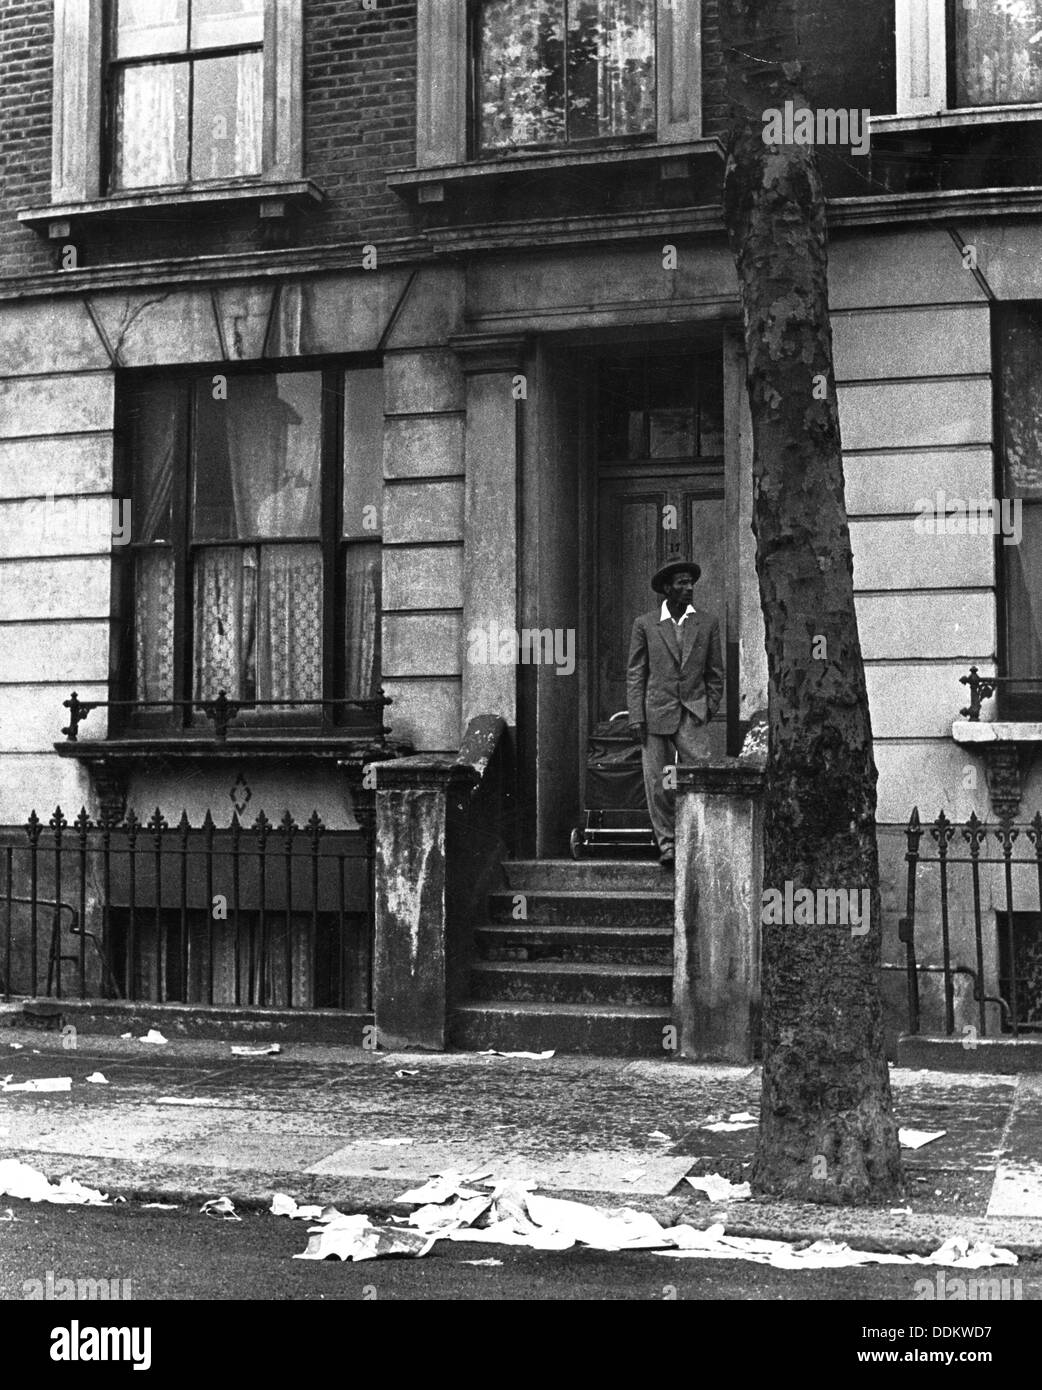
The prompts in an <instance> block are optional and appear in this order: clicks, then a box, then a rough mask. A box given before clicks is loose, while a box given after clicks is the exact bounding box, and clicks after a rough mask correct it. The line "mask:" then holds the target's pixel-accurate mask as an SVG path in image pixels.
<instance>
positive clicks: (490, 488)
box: [450, 334, 527, 734]
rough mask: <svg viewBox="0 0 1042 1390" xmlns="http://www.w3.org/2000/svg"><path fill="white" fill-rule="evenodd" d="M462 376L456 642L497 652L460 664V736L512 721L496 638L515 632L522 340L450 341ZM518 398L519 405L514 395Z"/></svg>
mask: <svg viewBox="0 0 1042 1390" xmlns="http://www.w3.org/2000/svg"><path fill="white" fill-rule="evenodd" d="M450 346H451V347H452V348H453V349H454V351H455V352H456V353H457V354H458V356H459V359H460V364H461V366H462V369H463V372H464V375H465V377H466V407H467V426H466V431H467V432H466V443H465V447H464V467H465V471H466V484H465V490H464V507H463V527H464V552H463V641H464V657H466V653H467V650H468V649H469V645H470V643H469V634H471V633H474V632H476V631H481V632H483V633H485V634H486V640H491V642H492V644H493V646H494V647H495V648H496V650H493V651H490V652H489V653H488V656H489V661H488V662H475V661H467V660H466V659H465V660H464V665H463V710H462V727H461V730H460V732H461V734H462V731H463V730H464V729H466V727H467V725H468V724H469V723H470V721H471V720H472V719H474V718H475V717H476V716H478V715H482V714H492V715H501V716H502V717H503V718H504V719H505V720H506V722H507V723H508V724H509V725H516V723H517V667H516V665H515V663H514V661H513V659H511V660H510V661H509V662H508V663H504V664H502V665H500V664H499V662H498V661H496V660H495V659H494V658H495V657H496V656H497V655H498V646H499V641H498V634H499V633H500V632H502V631H504V630H505V631H507V632H516V631H517V629H518V627H519V610H518V583H517V533H518V515H517V491H518V478H519V468H520V434H521V430H520V412H521V411H523V409H524V400H525V398H526V397H527V383H524V384H523V385H522V386H521V387H520V389H519V390H518V391H515V386H516V385H517V378H519V377H523V374H524V354H525V342H524V339H523V338H521V337H518V336H516V335H510V336H506V335H495V334H473V335H468V336H461V337H456V338H452V339H450ZM521 391H524V392H525V395H524V396H521V398H520V399H519V398H518V397H519V395H520V392H521Z"/></svg>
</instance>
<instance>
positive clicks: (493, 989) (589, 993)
mask: <svg viewBox="0 0 1042 1390" xmlns="http://www.w3.org/2000/svg"><path fill="white" fill-rule="evenodd" d="M672 994H673V972H672V967H671V966H668V965H646V964H628V965H626V966H624V967H620V966H619V965H618V964H615V963H611V964H603V963H595V962H591V961H588V960H581V961H545V960H542V961H501V960H500V961H479V962H478V964H477V965H475V966H474V967H473V969H472V970H471V974H470V995H471V1000H472V1001H473V1002H474V1003H481V1002H487V1001H493V1002H495V1001H496V1000H499V1001H501V1002H503V1003H509V1002H515V1001H516V1002H527V1003H536V1004H613V1003H615V1004H618V1003H622V1004H640V1005H646V1006H648V1007H652V1006H654V1007H657V1008H661V1009H668V1008H669V1005H670V1000H671V999H672Z"/></svg>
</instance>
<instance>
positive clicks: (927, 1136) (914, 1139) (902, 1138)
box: [898, 1130, 948, 1148]
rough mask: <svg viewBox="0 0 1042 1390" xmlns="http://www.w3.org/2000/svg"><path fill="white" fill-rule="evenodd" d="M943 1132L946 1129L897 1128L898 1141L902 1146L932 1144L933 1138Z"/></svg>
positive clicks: (910, 1146) (943, 1133)
mask: <svg viewBox="0 0 1042 1390" xmlns="http://www.w3.org/2000/svg"><path fill="white" fill-rule="evenodd" d="M945 1134H948V1130H898V1141H899V1143H900V1147H902V1148H923V1145H924V1144H932V1143H934V1140H935V1138H942V1137H943V1136H945Z"/></svg>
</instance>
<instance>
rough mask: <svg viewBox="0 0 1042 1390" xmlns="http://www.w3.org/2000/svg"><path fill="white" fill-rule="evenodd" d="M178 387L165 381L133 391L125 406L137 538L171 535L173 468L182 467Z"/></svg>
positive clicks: (164, 538) (156, 538) (168, 537)
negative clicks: (129, 400)
mask: <svg viewBox="0 0 1042 1390" xmlns="http://www.w3.org/2000/svg"><path fill="white" fill-rule="evenodd" d="M179 400H180V392H179V391H178V390H177V388H176V387H174V386H172V385H170V384H169V383H167V382H156V383H150V384H149V385H147V386H143V387H141V388H139V389H138V390H137V391H135V393H134V396H133V398H132V400H131V402H130V406H129V409H128V411H127V433H128V440H127V446H128V450H129V457H130V472H131V479H132V481H131V507H132V514H133V523H132V526H133V539H134V540H135V541H172V540H173V539H174V533H173V497H174V469H175V467H176V468H183V467H184V419H183V413H182V411H181V410H180V408H179Z"/></svg>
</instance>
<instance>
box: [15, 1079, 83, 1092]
mask: <svg viewBox="0 0 1042 1390" xmlns="http://www.w3.org/2000/svg"><path fill="white" fill-rule="evenodd" d="M0 1090H3V1091H71V1090H72V1077H71V1076H42V1077H38V1078H37V1079H36V1080H35V1081H18V1082H12V1081H11V1080H10V1078H8V1079H7V1080H5V1081H4V1084H3V1086H0Z"/></svg>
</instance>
